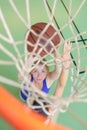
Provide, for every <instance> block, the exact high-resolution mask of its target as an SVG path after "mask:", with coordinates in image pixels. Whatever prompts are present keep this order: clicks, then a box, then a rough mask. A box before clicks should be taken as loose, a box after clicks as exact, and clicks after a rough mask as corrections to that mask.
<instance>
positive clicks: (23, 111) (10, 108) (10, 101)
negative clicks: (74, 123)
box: [0, 85, 69, 130]
mask: <svg viewBox="0 0 87 130" xmlns="http://www.w3.org/2000/svg"><path fill="white" fill-rule="evenodd" d="M0 115H1V116H3V118H4V119H5V120H7V122H9V123H10V124H11V125H12V126H13V127H14V128H15V129H17V130H29V129H31V130H46V129H47V130H54V129H55V130H69V128H66V127H65V126H62V125H57V124H55V125H52V124H50V125H45V124H44V123H43V121H44V120H45V118H44V117H42V116H41V115H39V114H37V113H35V112H33V111H32V110H31V109H29V108H28V107H27V106H26V105H24V104H23V103H21V102H20V101H19V100H17V99H16V98H15V97H14V96H12V95H11V94H10V93H9V92H7V91H6V90H5V89H4V88H3V87H2V86H1V85H0Z"/></svg>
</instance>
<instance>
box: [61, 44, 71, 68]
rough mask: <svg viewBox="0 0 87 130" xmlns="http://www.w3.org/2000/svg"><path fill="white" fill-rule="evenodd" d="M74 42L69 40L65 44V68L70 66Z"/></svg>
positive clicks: (63, 60)
mask: <svg viewBox="0 0 87 130" xmlns="http://www.w3.org/2000/svg"><path fill="white" fill-rule="evenodd" d="M71 46H72V43H71V42H70V41H68V42H67V43H65V44H64V48H63V53H62V62H63V66H64V68H65V69H68V68H69V67H70V59H71V57H70V52H71Z"/></svg>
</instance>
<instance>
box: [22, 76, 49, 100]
mask: <svg viewBox="0 0 87 130" xmlns="http://www.w3.org/2000/svg"><path fill="white" fill-rule="evenodd" d="M33 81H34V78H33V76H31V79H30V82H33ZM24 86H25V88H24V89H21V90H20V98H21V99H22V100H23V101H26V100H27V97H28V95H29V91H28V90H27V89H26V83H25V84H24ZM49 90H50V88H49V87H47V83H46V79H44V80H43V86H42V89H41V91H43V92H45V93H46V94H47V93H49Z"/></svg>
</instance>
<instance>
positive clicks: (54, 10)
mask: <svg viewBox="0 0 87 130" xmlns="http://www.w3.org/2000/svg"><path fill="white" fill-rule="evenodd" d="M5 2H6V4H8V7H7V8H6V10H5V11H7V10H8V8H9V10H8V14H7V12H5V11H4V6H5V5H4V4H3V2H2V1H1V5H0V6H1V7H0V27H1V28H0V66H1V72H0V83H4V84H7V85H11V86H13V87H18V88H20V89H22V90H23V91H24V88H25V87H26V89H27V90H28V91H29V96H28V99H27V104H28V106H29V107H30V108H32V109H37V108H42V109H43V111H44V112H45V113H46V114H47V115H49V116H53V115H55V113H56V112H57V113H59V112H64V111H68V112H69V111H70V109H69V107H68V106H69V104H70V103H72V102H84V103H86V102H87V80H86V79H87V66H86V64H87V60H86V59H87V50H86V49H87V44H86V41H87V39H86V38H87V25H84V21H87V19H86V18H85V16H84V14H85V13H86V7H85V5H86V4H87V1H86V0H83V1H81V0H80V1H78V2H76V1H75V0H67V1H66V2H65V1H62V0H61V1H58V0H51V1H47V0H41V1H40V5H41V7H39V8H40V10H37V11H36V10H34V8H32V7H34V6H35V7H36V6H38V5H39V4H38V1H37V2H35V1H32V0H30V1H29V0H25V1H21V3H22V4H23V5H24V6H25V7H24V8H22V7H21V3H19V2H18V1H17V0H15V1H13V0H8V1H5ZM34 2H35V3H34ZM75 2H76V3H75ZM3 5H4V6H3ZM41 8H42V9H43V10H42V9H41ZM24 9H25V10H24ZM83 9H84V11H83ZM10 11H12V13H11V16H9V17H7V15H9V12H10ZM35 11H36V13H34V12H35ZM40 11H42V16H41V14H40V13H41V12H40ZM38 12H39V13H38ZM62 12H63V13H64V14H62ZM82 12H84V13H83V14H82V15H81V18H80V14H81V13H82ZM12 15H13V16H12ZM60 15H61V16H60ZM25 16H26V18H25ZM40 17H41V18H40ZM9 18H10V20H8V19H9ZM84 18H85V20H84ZM15 19H16V20H15ZM77 20H78V21H79V22H77ZM13 21H15V22H13ZM43 21H44V22H46V23H48V24H47V25H46V27H45V28H44V29H43V31H42V33H41V34H40V35H39V39H38V41H39V40H40V39H41V38H42V37H43V33H44V32H45V31H46V30H47V29H48V27H49V26H50V25H52V26H53V27H54V28H55V29H56V30H57V32H58V34H59V35H60V36H61V44H58V49H56V48H57V47H55V46H53V47H54V49H55V50H56V52H57V53H59V52H58V51H60V53H61V47H62V46H63V44H64V43H66V42H67V41H72V49H71V61H70V62H71V65H70V68H69V70H70V71H69V75H70V76H69V81H68V83H67V85H68V86H69V88H70V93H69V95H68V96H66V97H65V98H61V99H57V98H56V97H55V96H53V95H46V94H44V93H43V92H41V91H40V90H38V89H37V88H36V87H35V86H34V85H32V83H31V82H30V81H29V79H28V74H29V73H30V72H31V70H33V68H35V67H36V66H37V65H38V64H39V62H43V65H47V66H48V67H52V66H55V61H56V58H55V56H54V55H53V54H52V51H53V50H51V51H50V52H49V53H48V51H47V50H46V48H45V46H47V45H48V43H49V42H50V43H51V44H52V45H53V43H52V41H51V39H52V38H53V37H54V36H55V35H56V32H55V33H54V34H53V35H52V36H51V37H50V39H49V40H48V41H46V44H45V46H41V45H40V46H41V48H40V49H39V51H38V53H37V55H36V53H35V51H36V50H35V49H36V48H37V46H38V41H37V43H36V44H35V47H34V50H33V51H32V53H31V52H29V51H27V49H26V48H27V47H26V46H27V44H30V45H31V43H30V42H29V43H27V44H26V38H25V37H26V31H27V29H28V31H31V32H33V33H34V34H35V35H37V34H36V33H35V32H34V31H33V30H32V29H31V26H32V25H33V24H34V23H38V22H43ZM11 22H13V24H12V25H10V23H11ZM76 22H77V23H78V26H80V27H79V28H80V30H79V28H78V27H77V25H76ZM15 23H18V26H19V25H20V28H18V26H17V24H15ZM85 24H86V22H85ZM13 26H15V27H13ZM16 26H17V27H16ZM12 27H13V29H12ZM18 33H20V34H19V35H18ZM44 39H45V38H44ZM45 40H46V39H45ZM42 49H45V51H46V55H45V56H43V57H41V56H40V52H41V51H42ZM31 55H36V56H37V57H39V60H38V62H37V64H33V63H34V61H32V64H33V66H30V67H29V66H26V65H25V63H26V62H27V57H31ZM48 55H49V57H47V56H48ZM44 58H47V61H44ZM64 62H66V61H64ZM62 64H63V63H62V62H61V63H60V64H59V65H62ZM3 67H5V70H6V72H5V70H4V72H3V71H2V68H3ZM8 67H12V68H10V69H12V70H13V69H14V71H16V72H17V73H15V74H14V76H16V78H14V76H11V75H12V73H13V71H12V72H11V71H9V69H8ZM7 70H8V71H9V72H8V73H9V76H8V74H6V73H7ZM10 72H11V74H10ZM18 72H20V73H21V75H22V78H23V80H22V81H21V82H19V81H18V77H17V76H18ZM29 86H31V87H29ZM24 92H25V91H24ZM25 95H26V93H25ZM34 100H36V101H37V102H38V103H39V104H40V106H34V105H32V102H33V101H34ZM45 103H46V104H45ZM49 107H50V108H52V109H53V111H52V112H49V111H48V110H47V108H49ZM72 115H73V116H74V114H72ZM78 120H79V119H78ZM79 121H80V122H81V123H82V124H84V126H85V127H86V125H85V123H83V121H81V120H79Z"/></svg>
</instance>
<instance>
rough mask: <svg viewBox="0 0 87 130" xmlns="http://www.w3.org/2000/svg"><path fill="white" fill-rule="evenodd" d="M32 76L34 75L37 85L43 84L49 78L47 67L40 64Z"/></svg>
mask: <svg viewBox="0 0 87 130" xmlns="http://www.w3.org/2000/svg"><path fill="white" fill-rule="evenodd" d="M31 74H32V75H33V78H34V81H35V82H36V83H42V82H43V80H44V79H45V78H46V76H47V68H46V66H43V65H42V64H39V65H37V67H36V68H35V69H33V70H32V72H31Z"/></svg>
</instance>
